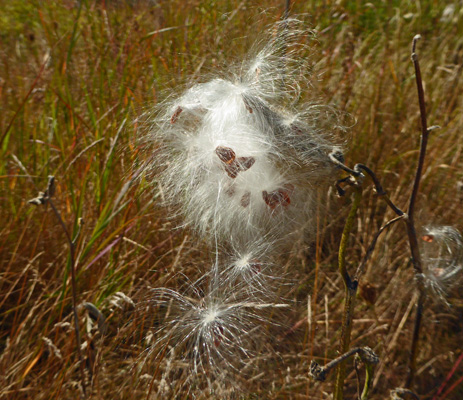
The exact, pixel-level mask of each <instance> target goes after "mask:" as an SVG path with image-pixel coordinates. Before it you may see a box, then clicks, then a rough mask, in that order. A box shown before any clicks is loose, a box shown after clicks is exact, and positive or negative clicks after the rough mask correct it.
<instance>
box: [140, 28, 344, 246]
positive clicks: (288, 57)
mask: <svg viewBox="0 0 463 400" xmlns="http://www.w3.org/2000/svg"><path fill="white" fill-rule="evenodd" d="M291 23H292V24H295V23H296V22H295V21H290V22H286V25H285V26H286V27H287V26H288V25H289V24H291ZM274 30H275V32H273V31H272V32H271V33H272V35H273V37H271V38H270V39H269V40H268V42H267V43H266V44H265V45H264V46H263V48H262V49H261V50H260V51H258V52H257V54H256V55H255V56H254V57H249V60H248V61H245V62H244V63H242V64H241V65H240V66H239V68H236V71H235V72H233V71H232V72H229V73H224V74H223V75H228V77H227V78H225V77H216V78H213V79H212V80H210V81H209V82H206V83H200V84H196V85H194V86H192V87H190V88H189V89H187V90H186V91H185V92H184V93H183V94H182V95H180V96H179V97H177V98H174V99H171V100H170V101H169V102H167V103H165V104H163V105H162V110H161V111H159V113H158V116H157V118H155V121H154V125H153V127H152V131H151V134H150V136H149V138H148V139H149V140H151V141H154V142H155V143H157V144H158V145H159V146H160V147H159V149H158V151H159V156H157V157H156V158H155V164H156V165H155V166H156V167H160V169H161V170H162V172H161V173H160V174H158V180H159V184H160V187H161V189H162V191H163V195H164V196H165V198H166V200H167V202H168V203H169V204H174V205H175V206H177V207H178V209H179V210H180V211H181V214H182V215H183V217H184V219H185V221H186V223H187V224H189V225H191V226H192V227H194V228H196V230H197V231H198V232H199V234H200V235H201V236H212V237H216V238H217V237H219V240H221V239H224V238H228V237H230V236H234V237H236V236H243V235H247V237H248V238H249V239H251V238H255V237H258V236H262V235H265V234H268V233H269V232H272V231H278V232H279V235H280V236H282V237H283V236H284V235H285V234H287V233H290V232H293V231H294V230H295V229H297V228H299V227H302V226H304V225H307V222H308V221H310V218H311V216H312V214H313V199H314V193H315V190H316V188H317V187H318V186H320V185H321V184H323V183H326V182H327V181H330V178H332V176H333V172H334V168H333V166H332V164H331V163H330V162H329V160H328V158H327V154H328V153H330V152H332V151H333V150H335V149H336V146H335V145H334V144H333V143H332V140H331V137H332V136H331V132H328V130H327V127H326V124H327V121H329V123H330V124H331V125H330V129H331V130H336V129H337V124H336V118H333V117H335V113H334V112H333V111H332V110H331V109H330V108H329V107H325V106H316V105H313V104H312V105H311V104H302V105H300V106H299V107H298V109H296V108H295V107H293V106H289V105H288V99H290V98H293V99H297V98H298V97H299V90H300V87H301V86H307V80H308V77H307V71H305V70H303V69H302V67H307V63H306V62H305V60H304V59H303V56H304V55H305V51H306V50H307V49H306V47H305V46H303V45H301V44H300V43H301V40H302V41H304V40H307V33H306V34H304V33H303V32H301V31H300V30H297V29H289V28H288V29H283V28H282V27H281V26H277V27H276V28H274ZM301 110H302V111H301Z"/></svg>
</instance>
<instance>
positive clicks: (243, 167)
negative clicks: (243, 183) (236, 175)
mask: <svg viewBox="0 0 463 400" xmlns="http://www.w3.org/2000/svg"><path fill="white" fill-rule="evenodd" d="M255 162H256V159H255V158H254V157H238V159H237V164H238V168H239V170H240V171H247V170H248V169H249V168H251V167H252V166H253V165H254V163H255Z"/></svg>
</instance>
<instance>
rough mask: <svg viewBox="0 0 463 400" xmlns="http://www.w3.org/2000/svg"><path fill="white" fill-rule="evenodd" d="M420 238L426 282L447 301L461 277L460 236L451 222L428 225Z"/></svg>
mask: <svg viewBox="0 0 463 400" xmlns="http://www.w3.org/2000/svg"><path fill="white" fill-rule="evenodd" d="M422 239H423V241H422V247H423V264H424V265H423V274H424V276H425V284H426V285H427V287H428V288H430V289H431V290H432V291H433V293H434V294H436V295H437V296H438V297H439V298H440V299H441V300H444V301H446V298H447V295H448V293H449V291H450V290H451V289H452V288H454V287H455V286H457V285H459V284H461V282H462V281H463V238H462V236H461V233H460V232H459V231H458V230H457V229H455V228H453V227H452V226H429V227H426V228H425V229H424V235H423V236H422Z"/></svg>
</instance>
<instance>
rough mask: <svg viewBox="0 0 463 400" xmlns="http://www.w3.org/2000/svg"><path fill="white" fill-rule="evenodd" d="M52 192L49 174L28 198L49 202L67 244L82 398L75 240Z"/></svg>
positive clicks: (35, 202)
mask: <svg viewBox="0 0 463 400" xmlns="http://www.w3.org/2000/svg"><path fill="white" fill-rule="evenodd" d="M54 193H55V177H54V176H49V177H48V185H47V189H46V190H45V192H39V195H38V196H37V197H36V198H34V199H32V200H29V203H31V204H35V205H41V204H46V203H48V204H50V207H51V209H52V210H53V212H54V214H55V216H56V218H57V219H58V222H59V224H60V225H61V228H62V229H63V232H64V235H65V236H66V239H67V242H68V244H69V256H70V263H71V287H72V310H73V314H74V331H75V335H76V346H77V354H78V357H79V369H80V374H81V379H82V392H83V396H84V398H87V394H86V387H85V372H84V364H83V357H82V349H81V340H80V330H79V319H78V315H77V285H76V271H75V267H76V266H75V241H74V240H72V239H71V235H70V234H69V231H68V229H67V228H66V224H65V223H64V221H63V219H62V218H61V215H60V213H59V211H58V210H57V208H56V207H55V204H54V203H53V201H52V199H51V197H52V196H53V194H54ZM80 221H82V220H80ZM81 226H82V222H81V224H80V225H79V231H78V234H79V233H80V228H81ZM78 234H77V235H76V238H75V239H77V236H78Z"/></svg>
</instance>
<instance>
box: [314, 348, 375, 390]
mask: <svg viewBox="0 0 463 400" xmlns="http://www.w3.org/2000/svg"><path fill="white" fill-rule="evenodd" d="M354 354H358V355H359V356H360V358H361V359H362V361H363V362H364V363H365V364H370V365H376V364H378V362H379V358H378V356H377V355H376V354H375V353H374V352H373V350H372V349H370V348H369V347H356V348H354V349H351V350H349V351H347V352H345V353H344V354H342V355H340V356H339V357H338V358H335V359H334V360H332V361H330V362H329V363H328V364H326V365H325V366H324V367H320V365H319V364H318V363H317V362H316V361H314V360H312V362H311V363H310V369H309V375H310V376H311V377H312V378H313V379H315V380H316V381H320V382H323V381H325V380H326V377H327V375H328V374H329V373H330V371H331V370H332V369H333V368H335V367H336V366H338V365H339V364H340V363H343V362H344V361H345V360H347V359H348V358H349V357H351V356H353V355H354Z"/></svg>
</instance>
